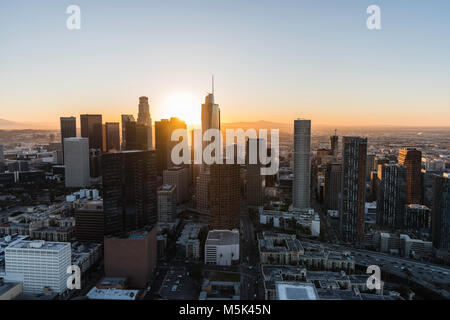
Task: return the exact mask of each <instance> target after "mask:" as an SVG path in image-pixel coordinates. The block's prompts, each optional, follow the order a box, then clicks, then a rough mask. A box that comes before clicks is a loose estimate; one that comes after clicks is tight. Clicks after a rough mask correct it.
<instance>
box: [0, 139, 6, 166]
mask: <svg viewBox="0 0 450 320" xmlns="http://www.w3.org/2000/svg"><path fill="white" fill-rule="evenodd" d="M4 152H5V151H4V148H3V145H2V144H0V163H1V164H4V163H5V154H4Z"/></svg>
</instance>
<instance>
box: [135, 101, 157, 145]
mask: <svg viewBox="0 0 450 320" xmlns="http://www.w3.org/2000/svg"><path fill="white" fill-rule="evenodd" d="M137 122H138V123H142V124H144V125H145V126H146V127H145V130H146V135H147V138H146V140H147V148H148V150H153V133H152V117H151V116H150V106H149V104H148V97H139V113H138V120H137ZM143 128H144V127H143Z"/></svg>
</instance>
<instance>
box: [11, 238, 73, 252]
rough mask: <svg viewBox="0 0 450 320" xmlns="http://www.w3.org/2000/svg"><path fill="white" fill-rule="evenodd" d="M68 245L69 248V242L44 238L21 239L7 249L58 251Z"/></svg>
mask: <svg viewBox="0 0 450 320" xmlns="http://www.w3.org/2000/svg"><path fill="white" fill-rule="evenodd" d="M66 246H68V247H69V248H70V243H69V242H50V241H44V240H31V241H30V240H23V241H19V242H15V243H12V244H10V245H9V246H8V247H7V248H6V250H8V249H35V250H51V251H59V250H61V249H62V248H64V247H66Z"/></svg>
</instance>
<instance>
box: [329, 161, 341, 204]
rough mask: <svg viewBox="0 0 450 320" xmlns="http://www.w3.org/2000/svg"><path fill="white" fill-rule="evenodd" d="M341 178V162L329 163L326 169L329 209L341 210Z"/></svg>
mask: <svg viewBox="0 0 450 320" xmlns="http://www.w3.org/2000/svg"><path fill="white" fill-rule="evenodd" d="M341 179H342V165H341V164H340V163H329V164H327V167H326V171H325V205H326V208H327V210H339V196H340V194H341V186H342V183H341Z"/></svg>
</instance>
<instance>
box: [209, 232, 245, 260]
mask: <svg viewBox="0 0 450 320" xmlns="http://www.w3.org/2000/svg"><path fill="white" fill-rule="evenodd" d="M238 262H239V231H238V230H236V229H234V230H232V231H230V230H211V231H210V232H208V237H207V238H206V243H205V264H216V265H220V266H231V265H232V264H235V263H238Z"/></svg>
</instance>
